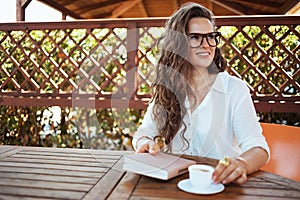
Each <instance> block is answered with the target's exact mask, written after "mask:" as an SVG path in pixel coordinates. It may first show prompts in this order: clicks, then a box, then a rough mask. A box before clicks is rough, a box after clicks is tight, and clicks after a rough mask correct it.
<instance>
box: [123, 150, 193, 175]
mask: <svg viewBox="0 0 300 200" xmlns="http://www.w3.org/2000/svg"><path fill="white" fill-rule="evenodd" d="M192 164H196V162H195V161H193V160H188V159H184V158H180V157H178V156H174V155H170V154H165V153H156V154H154V155H151V154H149V153H133V154H128V155H125V156H124V164H123V169H124V170H127V171H130V172H134V173H137V174H142V175H145V176H150V177H153V178H158V179H162V180H168V179H170V178H173V177H175V176H178V175H180V174H183V173H186V172H187V171H188V166H190V165H192Z"/></svg>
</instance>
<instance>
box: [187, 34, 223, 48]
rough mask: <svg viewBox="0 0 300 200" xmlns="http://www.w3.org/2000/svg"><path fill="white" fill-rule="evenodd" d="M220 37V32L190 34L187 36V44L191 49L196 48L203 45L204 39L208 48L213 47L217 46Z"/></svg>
mask: <svg viewBox="0 0 300 200" xmlns="http://www.w3.org/2000/svg"><path fill="white" fill-rule="evenodd" d="M220 35H221V33H220V32H211V33H207V34H200V33H191V34H189V42H190V45H191V47H192V48H196V47H199V46H200V45H201V44H202V43H203V39H204V38H205V39H206V41H207V43H208V45H209V46H211V47H215V46H217V45H218V44H219V36H220Z"/></svg>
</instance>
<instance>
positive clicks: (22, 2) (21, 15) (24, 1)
mask: <svg viewBox="0 0 300 200" xmlns="http://www.w3.org/2000/svg"><path fill="white" fill-rule="evenodd" d="M31 1H32V0H16V15H17V16H16V19H17V21H25V9H26V7H27V6H28V5H29V4H30V2H31Z"/></svg>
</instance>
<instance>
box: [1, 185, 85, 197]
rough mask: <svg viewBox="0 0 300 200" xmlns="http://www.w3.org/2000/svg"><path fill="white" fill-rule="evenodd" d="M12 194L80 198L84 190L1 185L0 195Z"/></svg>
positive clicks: (17, 195)
mask: <svg viewBox="0 0 300 200" xmlns="http://www.w3.org/2000/svg"><path fill="white" fill-rule="evenodd" d="M4 194H8V195H14V196H16V198H17V199H18V198H19V197H36V198H48V199H75V200H76V199H81V198H82V197H83V196H84V195H85V192H77V191H66V190H57V189H55V190H52V189H37V188H30V187H29V186H28V187H25V188H23V187H18V188H16V187H10V186H1V188H0V195H4ZM4 199H5V198H4Z"/></svg>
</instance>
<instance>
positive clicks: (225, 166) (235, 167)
mask: <svg viewBox="0 0 300 200" xmlns="http://www.w3.org/2000/svg"><path fill="white" fill-rule="evenodd" d="M225 160H227V162H224V161H222V162H221V161H220V162H219V164H218V165H217V166H216V168H215V171H214V172H213V181H214V183H216V184H218V183H223V184H229V183H231V182H234V183H237V184H243V183H245V182H247V167H248V166H247V162H246V161H245V160H243V159H242V158H239V159H237V158H225Z"/></svg>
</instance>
